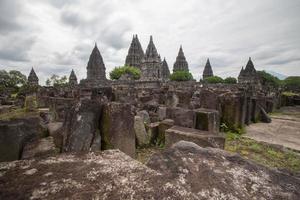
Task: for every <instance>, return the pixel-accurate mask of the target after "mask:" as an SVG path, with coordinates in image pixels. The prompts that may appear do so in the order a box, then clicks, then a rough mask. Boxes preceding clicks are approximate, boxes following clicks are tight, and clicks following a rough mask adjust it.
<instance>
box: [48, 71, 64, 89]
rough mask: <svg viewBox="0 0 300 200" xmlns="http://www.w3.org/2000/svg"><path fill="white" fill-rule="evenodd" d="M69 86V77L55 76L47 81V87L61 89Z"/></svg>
mask: <svg viewBox="0 0 300 200" xmlns="http://www.w3.org/2000/svg"><path fill="white" fill-rule="evenodd" d="M67 84H68V78H67V76H62V77H60V76H58V75H56V74H53V75H52V76H51V77H50V78H48V79H47V80H46V86H54V87H61V86H66V85H67Z"/></svg>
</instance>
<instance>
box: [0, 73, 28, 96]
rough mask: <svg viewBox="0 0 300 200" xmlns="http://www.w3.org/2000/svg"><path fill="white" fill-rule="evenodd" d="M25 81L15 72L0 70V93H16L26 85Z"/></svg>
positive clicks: (20, 74)
mask: <svg viewBox="0 0 300 200" xmlns="http://www.w3.org/2000/svg"><path fill="white" fill-rule="evenodd" d="M26 81H27V79H26V76H25V75H24V74H22V73H21V72H20V71H17V70H11V71H9V72H7V71H5V70H0V92H1V93H6V92H7V91H10V92H13V93H16V92H18V90H19V89H20V87H22V86H23V85H24V84H25V83H26Z"/></svg>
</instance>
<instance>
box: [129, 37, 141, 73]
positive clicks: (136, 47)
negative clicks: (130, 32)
mask: <svg viewBox="0 0 300 200" xmlns="http://www.w3.org/2000/svg"><path fill="white" fill-rule="evenodd" d="M143 58H144V51H143V48H142V45H141V43H140V41H139V39H138V36H137V35H135V36H133V38H132V42H131V44H130V47H129V50H128V55H127V57H126V61H125V65H127V66H132V67H138V68H140V66H141V62H142V59H143Z"/></svg>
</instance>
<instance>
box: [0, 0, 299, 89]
mask: <svg viewBox="0 0 300 200" xmlns="http://www.w3.org/2000/svg"><path fill="white" fill-rule="evenodd" d="M0 13H1V15H0V69H6V70H10V69H17V70H20V71H22V72H23V73H25V74H28V73H29V71H30V68H31V67H32V66H34V68H35V71H36V72H37V74H38V76H39V77H40V83H41V84H44V82H45V79H46V78H47V77H49V76H50V75H51V74H53V73H55V74H58V75H69V73H70V71H71V69H72V68H73V69H74V70H75V72H76V74H77V76H78V77H79V78H80V79H81V78H85V77H86V64H87V61H88V57H89V54H90V53H91V51H92V48H93V46H94V43H95V42H97V44H98V47H99V49H100V51H101V54H102V56H103V58H104V61H105V65H106V69H107V70H106V71H107V73H108V72H109V71H110V70H112V69H113V68H114V67H115V66H121V65H123V64H124V60H125V56H126V54H127V51H128V47H129V45H130V42H131V39H132V35H133V34H138V35H139V38H140V41H141V43H142V46H143V48H144V50H145V49H146V47H147V44H148V42H149V36H150V35H153V37H154V43H155V45H156V47H157V49H158V52H159V53H160V54H161V56H162V57H166V59H167V61H168V63H169V67H170V68H171V69H172V67H173V64H174V61H175V58H176V55H177V53H178V49H179V46H180V45H181V44H182V45H183V50H184V52H185V55H186V58H187V61H188V62H189V66H190V70H191V71H192V73H193V75H194V77H195V78H197V79H199V78H200V76H201V74H202V71H203V67H204V65H205V62H206V59H207V57H209V58H210V61H211V64H212V67H213V70H214V72H215V74H216V75H219V76H222V77H226V76H237V75H238V73H239V71H240V68H241V67H242V66H243V65H246V62H247V60H248V57H250V56H251V57H252V60H253V61H254V64H255V67H256V68H257V69H258V70H262V69H264V70H268V71H274V72H277V73H281V74H284V75H300V1H299V0H263V1H262V0H251V1H249V0H226V1H225V0H209V1H208V0H185V1H183V0H151V1H149V0H101V1H99V0H42V1H41V0H0Z"/></svg>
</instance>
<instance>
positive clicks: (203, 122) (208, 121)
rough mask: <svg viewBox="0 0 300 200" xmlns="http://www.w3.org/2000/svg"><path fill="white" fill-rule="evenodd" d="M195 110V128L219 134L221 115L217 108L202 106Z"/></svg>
mask: <svg viewBox="0 0 300 200" xmlns="http://www.w3.org/2000/svg"><path fill="white" fill-rule="evenodd" d="M194 111H195V121H194V128H195V129H199V130H203V131H208V132H210V133H212V134H218V133H219V128H220V116H219V112H218V111H217V110H212V109H205V108H200V109H196V110H194Z"/></svg>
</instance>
